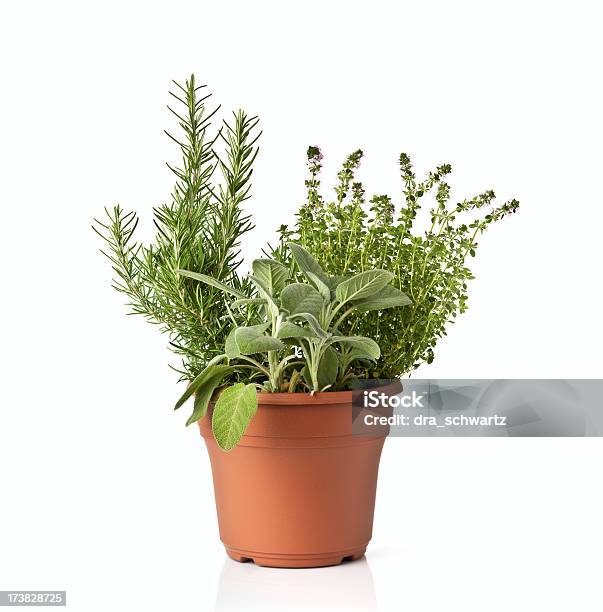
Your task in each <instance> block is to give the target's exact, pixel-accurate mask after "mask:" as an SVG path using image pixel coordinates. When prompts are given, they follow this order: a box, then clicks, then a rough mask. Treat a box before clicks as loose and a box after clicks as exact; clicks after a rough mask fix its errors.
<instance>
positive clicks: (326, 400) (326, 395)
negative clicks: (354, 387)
mask: <svg viewBox="0 0 603 612" xmlns="http://www.w3.org/2000/svg"><path fill="white" fill-rule="evenodd" d="M257 397H258V406H262V405H272V406H275V405H281V406H282V405H290V406H291V405H301V406H307V405H308V404H310V405H322V404H347V403H351V402H352V392H351V391H321V392H319V393H314V394H311V393H280V392H279V393H269V392H268V391H258V393H257Z"/></svg>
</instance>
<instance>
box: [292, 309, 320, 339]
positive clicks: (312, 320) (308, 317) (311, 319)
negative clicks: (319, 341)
mask: <svg viewBox="0 0 603 612" xmlns="http://www.w3.org/2000/svg"><path fill="white" fill-rule="evenodd" d="M292 318H296V319H304V320H305V321H307V322H308V323H309V325H310V327H311V328H312V331H313V332H314V333H315V334H316V335H317V336H318V337H319V338H327V337H328V336H329V334H328V333H327V332H326V331H325V330H324V329H323V328H322V326H321V324H320V323H319V321H318V319H317V318H316V317H315V316H314V315H313V314H311V313H309V312H298V313H297V314H295V315H293V317H292Z"/></svg>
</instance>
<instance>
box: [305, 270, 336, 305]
mask: <svg viewBox="0 0 603 612" xmlns="http://www.w3.org/2000/svg"><path fill="white" fill-rule="evenodd" d="M306 276H307V277H308V279H309V280H310V282H311V283H312V284H313V285H314V286H315V287H316V289H317V290H318V293H320V295H322V297H323V298H324V299H325V300H326V301H330V299H331V290H330V289H329V287H328V286H327V285H326V284H325V283H323V282H322V281H321V280H320V278H318V276H316V274H314V272H306Z"/></svg>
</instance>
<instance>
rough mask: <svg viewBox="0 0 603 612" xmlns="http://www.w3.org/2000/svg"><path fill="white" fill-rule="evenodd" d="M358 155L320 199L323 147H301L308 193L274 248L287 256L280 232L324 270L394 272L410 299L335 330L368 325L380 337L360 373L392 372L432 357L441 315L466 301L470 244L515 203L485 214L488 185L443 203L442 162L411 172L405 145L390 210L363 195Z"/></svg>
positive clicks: (448, 319) (387, 201) (441, 332)
mask: <svg viewBox="0 0 603 612" xmlns="http://www.w3.org/2000/svg"><path fill="white" fill-rule="evenodd" d="M362 155H363V153H362V151H360V150H358V151H355V152H354V153H352V154H351V155H349V156H348V157H347V158H346V160H345V162H344V164H343V167H342V169H341V171H340V172H339V173H338V175H337V179H338V180H337V184H336V186H335V198H334V199H333V200H328V201H327V200H325V199H324V198H323V195H322V194H321V189H320V171H321V168H322V159H323V155H322V153H321V151H320V149H319V148H318V147H315V146H312V147H309V148H308V153H307V157H308V169H309V176H308V178H307V180H306V188H307V199H306V202H305V203H304V204H303V205H302V206H301V207H300V209H299V211H298V214H297V223H296V225H295V226H294V228H292V229H290V228H288V227H287V226H285V225H283V226H281V228H280V234H281V242H280V245H279V246H278V248H276V249H274V250H273V254H274V256H275V257H276V258H277V259H279V260H280V261H282V262H283V263H285V264H287V263H288V262H290V261H291V253H290V252H289V250H288V248H287V242H288V241H291V240H293V241H295V242H298V243H299V244H300V245H302V246H303V247H304V248H306V249H307V250H308V251H309V252H310V253H311V254H312V255H313V256H314V257H315V258H316V259H317V260H318V262H319V263H320V265H322V266H323V267H324V269H325V270H326V271H327V272H330V273H337V274H350V273H352V274H357V273H359V272H362V271H364V270H368V269H371V268H385V269H387V270H389V271H391V272H392V273H393V275H394V280H393V285H394V287H396V288H397V289H399V290H401V291H403V292H404V293H405V294H407V295H408V296H409V298H410V301H411V304H410V305H409V306H408V307H406V308H391V309H389V310H387V311H385V312H368V313H366V314H365V315H364V316H363V317H361V318H356V319H354V320H353V321H352V320H350V321H346V322H345V323H343V325H342V332H343V333H348V334H349V333H354V334H360V335H369V336H370V337H372V338H374V339H375V340H376V342H377V343H378V344H379V346H380V347H381V356H380V358H379V359H378V360H377V363H376V364H375V366H374V367H373V366H370V367H367V369H366V371H365V372H364V376H367V377H373V378H395V377H398V376H402V375H405V374H408V373H409V372H410V371H412V370H413V369H415V368H417V367H418V366H419V365H420V364H421V363H423V362H427V363H431V362H432V361H433V358H434V348H435V346H436V344H437V341H438V339H439V338H441V337H442V336H445V335H446V327H447V325H448V324H449V323H452V322H454V320H455V318H456V317H457V316H458V315H459V314H461V313H463V312H465V310H466V309H467V283H468V281H469V280H471V279H472V278H473V275H472V274H471V271H470V269H469V267H468V265H467V261H468V258H469V257H474V256H475V254H476V249H477V247H478V238H479V237H480V235H481V234H482V233H483V232H484V231H485V230H486V229H487V228H488V226H490V224H492V223H495V222H497V221H500V220H501V219H502V218H503V217H505V216H507V215H509V214H511V213H514V212H515V211H516V210H517V208H518V206H519V203H518V202H517V200H510V201H508V202H505V203H504V204H501V205H499V206H496V207H493V208H491V209H490V210H489V211H488V212H486V213H485V214H484V212H483V211H484V210H486V209H487V207H489V206H490V205H491V204H493V202H494V199H495V195H494V192H493V191H491V190H489V191H485V192H484V193H481V194H479V195H477V196H475V197H473V198H470V199H464V200H461V201H459V202H458V203H455V204H451V203H450V187H449V185H448V183H447V182H446V181H445V178H446V177H447V175H449V174H450V172H451V167H450V165H448V164H445V165H441V166H439V167H437V168H436V169H435V170H434V171H432V172H430V173H429V174H428V175H427V176H426V177H425V178H423V179H422V180H418V179H417V177H416V175H415V171H414V169H413V167H412V164H411V161H410V158H409V157H408V155H406V154H404V153H403V154H402V155H400V160H399V165H400V173H401V178H402V182H403V184H404V203H403V204H402V206H401V207H400V208H399V209H398V210H397V209H396V206H395V205H394V203H393V201H392V199H391V198H390V197H389V196H388V195H374V196H372V197H371V198H370V199H369V200H368V202H367V200H366V196H365V190H364V187H363V185H362V183H361V182H359V181H357V180H356V179H355V173H356V170H357V169H358V166H359V165H360V161H361V159H362ZM429 193H432V194H433V195H434V200H435V202H434V204H433V205H432V206H431V208H430V209H429V227H428V229H427V230H426V231H425V232H424V233H422V232H419V231H417V230H416V228H415V221H416V219H417V215H418V213H419V211H420V208H421V205H422V203H423V202H424V200H425V197H426V196H427V194H429Z"/></svg>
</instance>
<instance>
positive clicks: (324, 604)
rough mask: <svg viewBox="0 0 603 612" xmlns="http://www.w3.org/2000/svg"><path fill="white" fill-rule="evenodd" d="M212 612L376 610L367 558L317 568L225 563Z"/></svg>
mask: <svg viewBox="0 0 603 612" xmlns="http://www.w3.org/2000/svg"><path fill="white" fill-rule="evenodd" d="M215 609H216V611H221V610H278V611H279V612H283V611H285V610H304V612H307V611H308V610H313V611H314V610H317V611H318V610H325V611H326V610H377V600H376V596H375V585H374V584H373V575H372V573H371V568H370V566H369V564H368V562H367V560H366V558H363V559H360V560H359V561H353V562H349V563H343V564H342V565H336V566H333V567H322V568H316V569H277V568H268V567H258V566H256V565H254V564H253V563H237V562H236V561H232V560H231V559H226V561H225V563H224V567H223V568H222V573H221V574H220V582H219V584H218V595H217V598H216V608H215Z"/></svg>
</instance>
